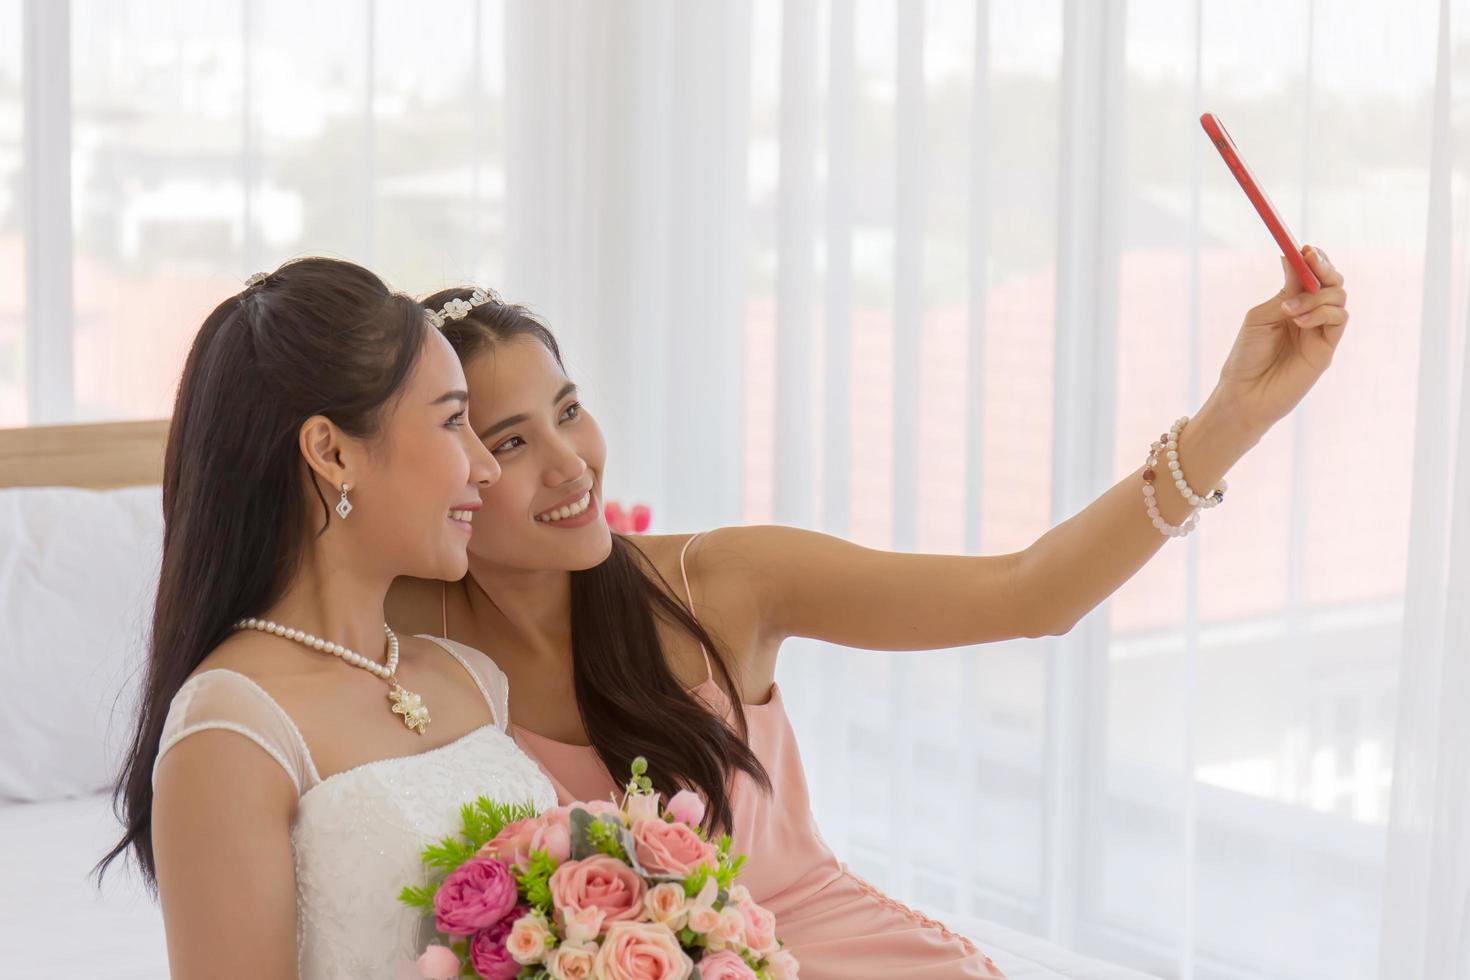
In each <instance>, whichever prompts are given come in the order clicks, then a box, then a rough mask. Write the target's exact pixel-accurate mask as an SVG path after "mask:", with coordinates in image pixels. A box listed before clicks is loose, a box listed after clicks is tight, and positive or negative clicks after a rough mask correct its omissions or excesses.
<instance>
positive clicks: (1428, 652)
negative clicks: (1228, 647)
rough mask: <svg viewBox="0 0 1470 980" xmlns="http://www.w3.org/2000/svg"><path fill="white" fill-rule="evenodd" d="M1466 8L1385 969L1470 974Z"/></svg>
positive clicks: (1437, 228) (1435, 227) (1433, 279)
mask: <svg viewBox="0 0 1470 980" xmlns="http://www.w3.org/2000/svg"><path fill="white" fill-rule="evenodd" d="M1467 14H1470V11H1467V10H1466V9H1465V7H1464V5H1463V4H1461V5H1458V6H1457V5H1452V4H1451V3H1450V2H1449V0H1441V3H1440V9H1439V33H1438V43H1437V44H1436V47H1435V55H1434V65H1435V82H1434V96H1433V110H1432V111H1433V137H1432V141H1431V151H1430V173H1429V207H1428V212H1427V213H1428V220H1427V222H1426V234H1425V263H1424V277H1423V294H1422V295H1423V312H1422V330H1421V333H1420V349H1419V370H1418V378H1417V382H1418V383H1417V391H1416V418H1417V424H1416V425H1415V427H1414V468H1413V490H1412V494H1411V496H1410V498H1409V499H1410V504H1411V509H1410V516H1411V521H1410V528H1409V546H1408V547H1409V555H1408V567H1409V573H1408V580H1407V584H1406V588H1405V597H1404V598H1405V601H1404V626H1403V633H1402V646H1401V661H1400V671H1399V699H1398V733H1397V739H1398V740H1397V750H1396V752H1395V755H1394V774H1393V779H1394V790H1393V809H1392V819H1391V820H1390V824H1389V834H1390V836H1389V847H1388V863H1387V873H1386V875H1385V882H1384V892H1383V908H1384V914H1383V948H1382V953H1381V964H1382V968H1381V975H1382V976H1385V977H1386V976H1392V975H1398V974H1402V975H1404V976H1425V977H1441V976H1442V977H1456V978H1459V977H1470V712H1467V711H1466V710H1465V705H1466V704H1470V601H1467V600H1470V443H1467V440H1470V386H1467V384H1466V381H1467V379H1470V361H1467V360H1466V359H1465V358H1466V355H1467V354H1470V348H1467V347H1466V345H1465V343H1464V341H1465V326H1466V316H1467V313H1470V303H1467V296H1466V282H1467V278H1470V276H1467V266H1470V258H1467V248H1466V246H1467V235H1470V228H1467V214H1466V179H1467V177H1470V144H1467V141H1466V139H1465V136H1466V125H1465V120H1466V112H1465V109H1466V104H1467V102H1470V85H1467V82H1470V78H1467V77H1466V75H1467V73H1466V58H1465V52H1466V45H1465V38H1466V37H1467V35H1470V32H1467V29H1466V25H1465V21H1466V17H1467Z"/></svg>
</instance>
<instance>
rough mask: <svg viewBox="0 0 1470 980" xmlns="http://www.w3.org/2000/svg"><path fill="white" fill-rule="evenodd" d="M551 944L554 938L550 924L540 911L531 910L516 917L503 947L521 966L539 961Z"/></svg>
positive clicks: (543, 957)
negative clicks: (527, 913)
mask: <svg viewBox="0 0 1470 980" xmlns="http://www.w3.org/2000/svg"><path fill="white" fill-rule="evenodd" d="M553 945H555V940H554V938H553V937H552V934H551V924H550V923H549V922H547V921H546V916H544V915H542V914H541V913H540V912H532V913H530V914H529V915H523V916H521V917H520V918H519V919H517V920H516V921H515V924H514V925H512V926H511V927H510V935H509V936H508V937H506V940H505V948H506V949H508V950H510V955H511V957H512V958H514V959H515V961H516V962H517V963H519V964H521V966H530V965H531V964H532V963H540V962H541V961H542V960H543V959H545V958H546V951H547V949H549V948H550V947H551V946H553Z"/></svg>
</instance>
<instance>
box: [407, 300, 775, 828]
mask: <svg viewBox="0 0 1470 980" xmlns="http://www.w3.org/2000/svg"><path fill="white" fill-rule="evenodd" d="M473 292H474V290H473V289H470V288H463V289H445V290H441V291H439V292H437V293H434V294H433V295H432V296H426V297H425V298H424V301H423V302H424V305H425V306H426V307H428V308H429V309H431V310H439V309H442V308H443V306H444V304H445V303H447V302H449V301H450V300H454V299H461V300H468V299H469V298H470V296H471V294H472V293H473ZM442 329H443V333H444V336H445V338H446V339H447V340H448V341H449V343H450V344H451V345H453V347H454V349H455V352H456V353H457V354H459V358H460V360H461V361H463V362H465V363H468V362H469V361H470V359H471V358H473V357H474V356H475V355H476V354H479V353H481V352H482V351H485V350H489V349H490V348H492V347H494V345H495V344H497V343H499V342H502V341H506V340H511V339H514V338H517V337H532V338H534V339H535V340H537V341H539V342H540V343H541V344H543V345H544V346H545V347H546V349H547V350H548V351H550V352H551V355H552V356H553V357H555V358H556V361H557V363H558V364H562V363H563V362H562V356H561V348H560V347H559V346H558V345H557V342H556V337H555V336H553V335H552V332H551V329H550V328H549V327H547V326H546V324H545V323H543V322H542V321H541V320H540V319H538V318H537V317H536V316H535V314H533V313H532V312H531V311H530V310H528V309H526V308H525V307H524V306H520V305H517V304H514V303H507V302H504V301H503V300H501V299H500V298H499V297H498V296H495V295H494V294H491V299H490V301H489V302H487V303H482V304H480V305H478V306H476V307H474V308H473V309H471V310H470V311H469V313H468V314H466V315H465V316H463V317H461V318H459V319H447V320H445V322H444V325H443V328H442ZM563 367H565V365H563ZM659 620H663V621H665V622H668V623H671V624H673V625H674V626H675V627H677V628H678V629H680V630H682V631H683V632H685V633H687V634H688V635H689V636H690V637H691V638H692V639H694V640H695V641H697V642H699V643H700V644H702V645H703V646H704V648H705V650H707V651H708V652H709V655H710V660H711V666H712V667H713V668H714V672H715V677H716V682H717V683H718V684H719V685H720V686H721V687H722V688H723V689H724V691H725V693H726V695H727V696H728V698H729V700H730V703H731V704H732V705H733V706H734V715H735V724H734V726H733V727H732V726H731V724H730V723H729V722H727V721H726V720H725V719H724V718H723V717H721V716H720V715H718V714H715V713H714V712H712V711H710V710H709V709H708V707H707V706H706V705H705V704H704V702H703V701H701V700H700V699H699V698H697V697H696V696H694V695H693V694H690V693H689V692H688V691H686V690H685V689H684V687H683V685H682V684H680V683H679V679H678V678H677V677H675V676H674V673H673V671H672V670H670V669H669V664H668V661H667V660H666V659H665V657H664V651H663V647H662V645H661V644H660V643H659V637H658V626H657V623H658V621H659ZM572 682H573V686H574V688H575V690H576V693H577V710H578V711H579V712H580V713H581V716H582V724H583V725H584V726H585V727H586V729H587V738H588V740H589V741H590V742H591V743H592V747H593V748H594V749H596V750H597V755H598V757H599V758H600V759H601V760H602V763H603V765H604V766H606V767H607V770H608V772H609V773H612V774H614V775H615V776H616V777H618V778H623V777H624V776H625V774H626V773H627V772H628V767H629V766H630V765H631V764H632V762H633V760H634V759H635V758H636V757H638V756H640V755H641V756H643V757H645V758H646V759H647V760H648V772H649V776H650V777H651V778H652V779H653V784H654V787H655V788H656V789H658V790H659V791H660V792H661V793H663V794H665V798H667V797H668V796H669V795H671V794H672V793H674V792H676V791H677V790H679V789H685V788H687V789H691V790H694V791H696V792H698V793H699V794H700V795H702V796H703V797H704V799H705V802H706V804H707V807H706V823H707V825H708V826H709V827H711V828H714V829H729V828H730V826H731V809H730V781H731V779H732V778H733V776H734V775H735V774H736V773H737V772H743V773H745V774H746V775H748V776H750V777H751V778H752V779H753V780H754V781H755V782H756V784H757V785H759V786H760V787H761V788H762V789H764V790H769V789H770V786H771V781H770V777H769V776H768V775H767V774H766V770H765V767H763V766H762V765H761V763H760V760H759V759H757V758H756V757H755V753H754V752H752V751H751V749H750V746H749V745H747V744H746V741H745V735H746V734H747V732H748V728H747V725H746V720H745V709H744V707H743V706H742V705H741V702H740V693H739V688H738V687H737V686H736V685H735V682H734V680H733V678H732V676H731V673H730V668H729V666H728V664H727V661H726V658H725V656H724V655H723V653H722V652H721V649H720V646H719V644H717V643H716V642H715V640H714V638H713V637H712V636H711V635H710V634H709V632H708V631H706V630H705V628H704V627H703V626H701V625H700V624H699V622H698V620H696V619H695V618H694V616H693V615H692V614H691V613H690V611H689V610H688V609H687V608H685V606H684V603H683V602H682V601H680V600H679V599H678V598H677V597H676V596H675V593H674V592H673V590H672V589H671V588H670V586H669V583H668V582H667V580H665V579H664V577H663V576H662V575H661V574H660V573H659V571H658V569H657V568H655V567H654V566H653V563H652V562H650V561H649V560H648V558H647V556H645V555H644V554H643V552H642V551H641V550H640V549H639V548H638V546H637V545H636V544H634V543H633V541H632V540H631V539H629V538H626V537H623V536H622V535H620V534H614V535H613V538H612V552H611V553H610V554H609V555H608V557H607V558H606V559H605V560H604V561H603V562H602V563H601V564H600V565H597V566H595V567H593V568H589V569H586V570H585V571H576V572H572Z"/></svg>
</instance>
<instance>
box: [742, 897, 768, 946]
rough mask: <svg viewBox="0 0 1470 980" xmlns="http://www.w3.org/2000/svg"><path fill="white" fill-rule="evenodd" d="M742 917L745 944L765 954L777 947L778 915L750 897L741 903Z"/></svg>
mask: <svg viewBox="0 0 1470 980" xmlns="http://www.w3.org/2000/svg"><path fill="white" fill-rule="evenodd" d="M735 907H736V908H737V909H739V910H740V919H741V921H742V923H743V924H744V927H745V945H747V946H749V947H750V948H751V949H753V950H755V951H756V952H757V953H760V954H761V955H762V956H764V955H765V954H766V953H769V952H771V951H772V950H774V949H775V948H776V917H775V915H773V914H771V912H770V911H768V910H767V909H763V908H761V907H760V906H759V905H757V904H756V903H755V902H753V901H751V900H750V898H749V897H747V898H746V899H745V901H743V902H741V903H740V904H739V905H737V906H735Z"/></svg>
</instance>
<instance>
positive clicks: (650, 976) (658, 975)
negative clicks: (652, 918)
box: [597, 922, 694, 980]
mask: <svg viewBox="0 0 1470 980" xmlns="http://www.w3.org/2000/svg"><path fill="white" fill-rule="evenodd" d="M693 972H694V961H693V960H691V959H690V958H689V955H688V954H687V953H685V952H684V951H683V950H682V949H680V948H679V940H677V939H675V938H674V934H673V933H672V932H670V931H669V930H668V929H667V928H666V927H664V926H661V925H657V924H655V923H652V922H617V923H614V924H613V926H612V928H611V929H609V930H608V931H607V938H606V939H604V940H603V941H602V948H601V949H599V950H598V951H597V976H598V977H600V978H601V980H688V978H689V975H690V974H692V973H693Z"/></svg>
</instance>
